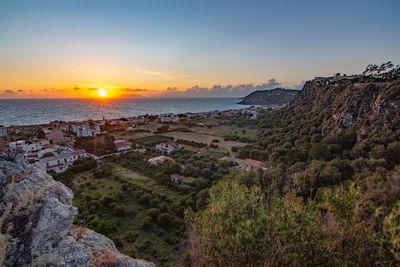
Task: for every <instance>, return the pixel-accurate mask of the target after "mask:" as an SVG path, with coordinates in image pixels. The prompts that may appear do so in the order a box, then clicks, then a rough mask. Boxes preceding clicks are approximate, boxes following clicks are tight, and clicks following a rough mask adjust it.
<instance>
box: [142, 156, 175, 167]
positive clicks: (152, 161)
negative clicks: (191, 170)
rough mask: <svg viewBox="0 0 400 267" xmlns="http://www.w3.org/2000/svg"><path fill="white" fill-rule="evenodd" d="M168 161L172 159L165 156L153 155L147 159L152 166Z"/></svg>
mask: <svg viewBox="0 0 400 267" xmlns="http://www.w3.org/2000/svg"><path fill="white" fill-rule="evenodd" d="M169 161H174V160H173V159H172V158H170V157H167V156H158V157H154V158H151V159H149V160H148V162H149V163H150V165H153V166H159V165H161V164H163V163H164V162H169Z"/></svg>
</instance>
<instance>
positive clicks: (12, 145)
mask: <svg viewBox="0 0 400 267" xmlns="http://www.w3.org/2000/svg"><path fill="white" fill-rule="evenodd" d="M8 146H9V147H10V148H11V149H13V150H23V147H24V146H25V140H18V141H15V142H10V143H8Z"/></svg>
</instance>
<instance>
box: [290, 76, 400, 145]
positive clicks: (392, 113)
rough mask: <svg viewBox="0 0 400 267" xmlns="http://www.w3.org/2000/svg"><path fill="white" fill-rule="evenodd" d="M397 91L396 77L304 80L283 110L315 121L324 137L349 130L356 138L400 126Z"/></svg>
mask: <svg viewBox="0 0 400 267" xmlns="http://www.w3.org/2000/svg"><path fill="white" fill-rule="evenodd" d="M399 90H400V80H394V81H390V82H357V83H353V82H349V81H348V82H341V83H336V84H330V85H324V84H320V83H318V82H307V83H306V84H305V85H304V88H303V90H302V92H301V93H300V94H298V95H297V97H296V98H295V99H294V100H293V102H292V103H291V104H290V106H289V107H288V108H287V110H286V112H287V113H290V114H297V115H298V114H300V116H302V117H303V118H307V120H311V119H313V120H315V122H316V124H317V125H316V126H317V128H319V129H320V130H321V134H322V135H323V136H324V137H325V138H326V140H331V139H336V138H337V137H338V136H339V135H340V134H342V133H343V132H349V131H352V132H354V133H355V134H356V135H357V138H358V140H359V141H360V140H362V139H366V138H367V137H373V136H374V135H379V134H380V131H381V130H382V129H383V128H386V127H389V128H390V127H395V126H396V125H397V126H399V125H400V93H399ZM391 130H395V129H394V128H393V129H391Z"/></svg>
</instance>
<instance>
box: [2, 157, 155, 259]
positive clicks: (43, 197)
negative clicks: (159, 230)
mask: <svg viewBox="0 0 400 267" xmlns="http://www.w3.org/2000/svg"><path fill="white" fill-rule="evenodd" d="M0 183H1V191H0V192H1V194H0V204H1V205H0V211H1V213H0V214H1V216H0V226H1V229H2V232H1V234H0V263H1V265H2V266H3V264H4V266H65V267H67V266H115V267H117V266H124V267H150V266H155V265H154V264H152V263H150V262H147V261H143V260H136V259H132V258H130V257H128V256H125V255H123V254H121V253H119V252H118V250H117V249H116V247H115V245H114V243H113V241H111V240H110V239H108V238H107V237H105V236H103V235H101V234H98V233H96V232H94V231H92V230H89V229H87V228H79V227H74V226H73V222H74V218H75V216H76V215H77V213H78V211H77V208H75V207H73V206H72V199H73V194H72V191H71V189H69V188H68V187H66V186H65V185H63V184H62V183H60V182H56V181H54V180H53V178H52V177H51V176H50V175H48V174H46V173H45V172H44V171H42V170H40V169H38V168H36V167H32V166H29V165H27V164H26V163H25V162H23V161H22V160H21V159H19V158H17V159H16V160H12V161H10V160H6V159H5V158H1V157H0Z"/></svg>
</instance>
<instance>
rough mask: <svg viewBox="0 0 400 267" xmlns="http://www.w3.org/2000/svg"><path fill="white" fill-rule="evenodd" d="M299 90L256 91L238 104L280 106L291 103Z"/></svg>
mask: <svg viewBox="0 0 400 267" xmlns="http://www.w3.org/2000/svg"><path fill="white" fill-rule="evenodd" d="M298 92H299V90H291V89H283V88H275V89H272V90H261V91H255V92H253V93H251V94H249V95H247V96H245V97H244V98H243V99H242V100H241V101H240V102H239V103H238V104H242V105H266V106H280V105H285V104H289V102H290V101H291V100H292V99H293V97H294V96H295V95H296V94H297V93H298Z"/></svg>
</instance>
